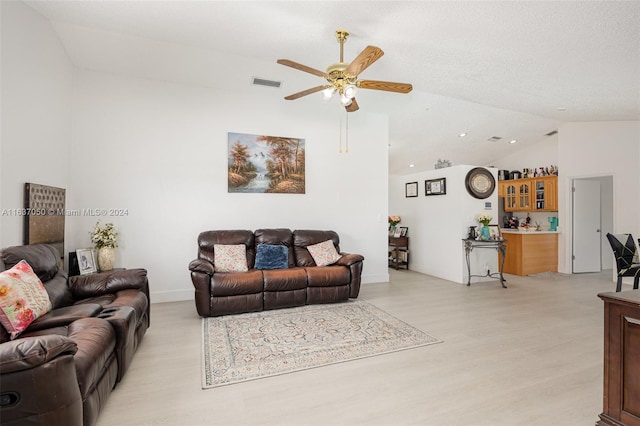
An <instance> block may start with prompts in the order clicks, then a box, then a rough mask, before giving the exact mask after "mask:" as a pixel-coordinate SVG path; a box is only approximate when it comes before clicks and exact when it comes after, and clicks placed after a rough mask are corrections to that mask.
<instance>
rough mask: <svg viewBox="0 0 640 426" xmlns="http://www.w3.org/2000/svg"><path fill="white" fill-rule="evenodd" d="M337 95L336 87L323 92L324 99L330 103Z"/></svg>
mask: <svg viewBox="0 0 640 426" xmlns="http://www.w3.org/2000/svg"><path fill="white" fill-rule="evenodd" d="M335 93H336V88H335V87H327V88H326V89H324V90H323V91H322V96H323V97H324V100H325V101H330V100H331V99H333V95H334V94H335Z"/></svg>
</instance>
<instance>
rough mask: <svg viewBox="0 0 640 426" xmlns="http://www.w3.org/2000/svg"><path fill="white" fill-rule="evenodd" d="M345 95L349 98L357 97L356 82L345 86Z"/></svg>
mask: <svg viewBox="0 0 640 426" xmlns="http://www.w3.org/2000/svg"><path fill="white" fill-rule="evenodd" d="M344 95H345V96H346V97H347V98H349V99H353V98H355V97H356V85H355V84H347V85H346V86H345V88H344Z"/></svg>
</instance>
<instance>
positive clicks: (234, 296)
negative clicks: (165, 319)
mask: <svg viewBox="0 0 640 426" xmlns="http://www.w3.org/2000/svg"><path fill="white" fill-rule="evenodd" d="M327 240H331V241H332V242H333V245H334V247H335V249H336V250H337V251H338V253H340V255H341V257H340V259H339V260H338V261H337V262H336V263H334V264H332V265H329V266H321V267H318V266H316V263H315V261H314V260H313V257H312V256H311V254H310V253H309V251H308V250H307V247H308V246H311V245H314V244H318V243H321V242H324V241H327ZM216 244H223V245H233V244H244V245H245V246H246V256H247V265H248V268H249V270H248V271H247V272H216V271H215V266H214V256H215V254H214V245H216ZM260 244H269V245H283V246H286V247H287V253H288V262H287V263H288V265H287V266H288V267H287V268H285V269H273V270H267V269H264V270H258V269H254V266H255V260H256V251H257V248H258V246H259V245H260ZM363 260H364V257H362V256H361V255H359V254H347V253H341V252H340V238H339V237H338V234H337V233H335V232H334V231H316V230H296V231H293V232H292V231H291V230H290V229H258V230H256V231H255V232H251V231H248V230H233V231H206V232H203V233H201V234H200V235H199V236H198V258H197V259H196V260H193V261H192V262H191V263H190V264H189V270H190V271H191V280H192V282H193V286H194V287H195V303H196V310H197V312H198V314H199V315H200V316H203V317H207V316H220V315H228V314H237V313H243V312H255V311H262V310H267V309H278V308H286V307H293V306H302V305H305V304H316V303H332V302H340V301H345V300H348V299H349V298H357V297H358V293H359V292H360V279H361V275H362V263H363Z"/></svg>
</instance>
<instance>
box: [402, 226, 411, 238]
mask: <svg viewBox="0 0 640 426" xmlns="http://www.w3.org/2000/svg"><path fill="white" fill-rule="evenodd" d="M407 232H409V228H407V227H406V226H401V227H400V236H401V237H406V236H407Z"/></svg>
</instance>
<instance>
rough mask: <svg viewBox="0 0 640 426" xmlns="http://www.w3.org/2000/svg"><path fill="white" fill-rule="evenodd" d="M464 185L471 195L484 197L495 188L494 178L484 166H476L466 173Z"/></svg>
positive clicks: (489, 194)
mask: <svg viewBox="0 0 640 426" xmlns="http://www.w3.org/2000/svg"><path fill="white" fill-rule="evenodd" d="M465 186H466V187H467V191H468V192H469V194H471V196H473V197H475V198H479V199H484V198H487V197H489V196H491V194H493V191H494V190H495V189H496V180H495V178H494V177H493V175H492V174H491V172H490V171H489V170H487V169H485V168H484V167H476V168H473V169H471V170H469V173H467V177H466V179H465Z"/></svg>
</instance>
